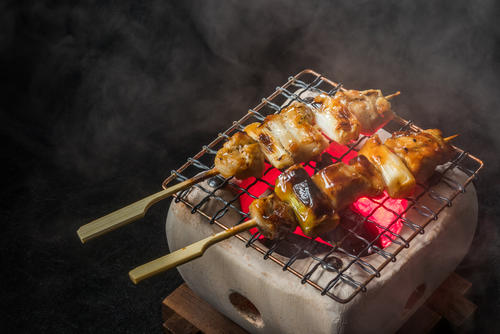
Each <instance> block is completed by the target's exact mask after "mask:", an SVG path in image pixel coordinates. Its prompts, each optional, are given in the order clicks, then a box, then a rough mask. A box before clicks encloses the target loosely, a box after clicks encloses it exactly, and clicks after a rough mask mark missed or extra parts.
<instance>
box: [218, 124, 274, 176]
mask: <svg viewBox="0 0 500 334" xmlns="http://www.w3.org/2000/svg"><path fill="white" fill-rule="evenodd" d="M214 162H215V169H217V171H218V172H219V173H220V174H221V175H222V176H224V177H231V176H234V177H236V178H238V179H246V178H249V177H251V176H254V177H260V176H261V175H262V172H263V170H264V154H262V151H261V150H260V147H259V144H258V143H257V142H256V141H254V140H253V139H252V138H250V137H249V136H248V135H247V134H245V133H242V132H236V133H235V134H234V135H232V136H231V138H229V140H228V141H227V142H225V143H224V145H223V146H222V148H221V149H220V150H219V151H218V152H217V154H216V156H215V161H214Z"/></svg>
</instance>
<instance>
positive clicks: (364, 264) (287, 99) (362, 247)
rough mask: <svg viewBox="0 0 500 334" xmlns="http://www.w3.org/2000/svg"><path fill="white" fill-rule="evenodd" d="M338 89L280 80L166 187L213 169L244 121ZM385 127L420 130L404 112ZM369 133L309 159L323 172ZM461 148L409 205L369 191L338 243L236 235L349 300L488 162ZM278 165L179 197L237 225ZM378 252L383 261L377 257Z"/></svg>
mask: <svg viewBox="0 0 500 334" xmlns="http://www.w3.org/2000/svg"><path fill="white" fill-rule="evenodd" d="M339 89H343V88H342V87H341V84H337V83H334V82H332V81H330V80H329V79H327V78H326V77H323V76H322V75H321V74H319V73H316V72H314V71H312V70H304V71H302V72H300V73H299V74H297V75H295V76H293V77H289V79H288V81H287V82H286V83H285V84H284V85H282V86H279V87H277V88H276V89H275V91H274V92H273V93H272V94H271V95H270V96H268V97H267V98H263V99H262V101H261V102H260V103H259V104H258V105H257V106H256V107H254V108H252V109H249V110H248V112H247V114H246V115H245V116H243V117H242V118H241V119H240V120H239V121H235V122H233V124H232V125H231V126H230V127H229V128H228V129H227V130H226V131H224V132H222V133H219V134H218V136H217V138H215V139H214V140H213V141H212V142H211V143H210V144H208V145H206V146H203V148H202V150H201V151H200V152H198V153H197V154H196V155H194V156H193V157H191V158H188V159H187V161H186V163H185V164H183V165H182V166H181V167H180V168H179V169H177V170H174V171H172V173H171V175H170V177H168V178H167V179H165V181H163V184H162V186H163V188H166V187H167V185H168V184H169V183H170V182H171V181H173V180H177V181H183V180H186V179H188V178H190V177H192V176H194V175H195V174H197V173H200V172H202V171H205V170H209V169H211V168H213V160H214V157H215V154H216V153H217V150H218V148H220V147H221V146H222V144H223V143H224V141H225V140H227V139H228V138H229V137H230V136H231V135H232V134H234V133H235V132H237V131H241V130H243V128H244V127H245V125H248V124H250V123H252V122H262V121H263V120H264V118H265V117H266V116H267V115H270V114H273V113H278V112H280V111H281V109H282V108H285V107H287V106H288V105H290V104H291V103H292V102H293V101H299V102H302V103H305V104H308V105H312V106H314V105H313V102H312V101H311V99H310V98H308V96H310V95H308V93H311V92H312V93H315V94H317V93H326V94H329V95H334V94H335V93H336V92H337V91H338V90H339ZM384 129H385V130H386V131H388V132H394V131H397V130H411V131H415V132H418V131H421V129H420V128H419V127H417V126H416V125H414V124H413V122H412V121H407V120H404V119H402V118H400V117H398V116H396V117H395V118H394V119H393V120H392V121H391V122H390V123H389V124H388V125H386V126H385V127H384ZM365 139H366V137H365V136H361V137H360V138H359V140H358V141H356V142H355V143H353V144H350V145H348V146H347V147H345V150H344V152H342V153H340V154H338V155H336V156H334V155H331V154H328V153H324V154H323V155H322V157H321V159H319V160H318V161H311V162H309V163H306V164H304V165H305V166H308V167H310V168H312V169H313V170H314V171H315V172H316V171H318V170H319V169H321V167H322V166H324V164H325V163H335V162H339V161H342V160H343V159H345V158H347V157H348V156H349V155H352V154H355V153H356V152H357V151H358V149H357V147H359V145H360V144H361V143H362V142H363V141H364V140H365ZM455 150H456V152H457V154H456V157H455V158H454V159H453V160H452V161H451V162H450V163H448V164H447V165H445V166H441V167H442V168H440V169H438V170H437V171H436V173H435V175H434V176H433V177H432V178H431V180H430V181H429V182H428V184H418V185H417V190H416V191H415V194H414V195H413V196H412V197H409V198H406V199H405V200H406V201H407V205H406V207H405V208H404V210H403V211H402V212H397V211H395V210H394V209H393V208H392V207H391V206H390V205H388V201H389V200H390V199H389V197H387V196H386V197H384V198H367V199H366V200H367V201H369V202H370V203H371V204H370V205H371V211H370V212H368V213H364V214H363V213H361V212H360V211H358V210H356V209H355V208H352V207H351V208H350V209H349V210H346V212H343V213H342V216H343V222H342V224H341V227H340V228H337V230H342V232H341V233H340V234H341V236H340V237H337V239H336V240H335V242H330V243H329V242H323V243H320V242H318V241H317V240H314V239H307V238H305V237H298V236H296V237H294V238H291V239H290V238H288V237H287V238H285V239H282V240H276V241H270V240H266V239H262V238H261V236H260V233H259V232H258V231H257V232H255V233H245V234H243V233H240V234H238V235H236V238H238V239H239V240H241V241H242V242H244V243H245V245H246V247H251V248H253V249H255V250H256V251H258V252H259V253H261V254H262V256H263V259H264V260H271V261H273V262H274V263H276V264H277V265H279V266H281V267H282V269H283V271H288V272H290V273H292V274H293V275H295V276H297V277H298V279H299V281H298V282H300V283H302V284H310V285H311V286H313V287H314V288H316V289H317V290H319V292H320V293H321V294H322V295H327V296H329V297H331V298H332V299H334V300H336V301H338V302H340V303H347V302H349V301H350V300H352V298H354V297H355V296H356V295H357V294H358V293H359V292H360V291H366V289H367V284H368V283H369V282H370V281H371V280H372V279H373V278H375V277H380V275H381V271H382V270H383V269H384V268H385V267H386V266H387V265H388V264H389V263H391V262H394V261H396V256H397V255H398V254H399V253H400V252H401V251H402V250H403V249H405V248H409V247H410V242H411V241H412V240H413V239H414V238H415V237H416V236H417V235H419V234H423V233H424V232H425V228H426V226H427V225H428V224H429V223H430V222H431V221H433V220H436V219H437V218H438V215H439V214H440V212H441V211H442V210H444V209H445V208H446V207H449V206H451V205H452V203H453V200H454V199H455V197H456V196H458V195H459V194H460V193H463V192H465V189H466V186H467V185H468V184H469V183H470V182H472V180H473V179H474V178H475V177H476V176H477V173H478V172H479V170H480V169H481V168H482V167H483V163H482V161H481V160H479V159H478V158H476V157H474V156H472V155H470V154H468V153H467V152H465V151H463V150H461V149H459V148H457V147H455ZM454 169H459V170H460V171H461V172H463V173H464V174H465V175H466V178H465V179H464V180H462V181H457V180H456V179H454V178H453V177H452V176H451V175H450V174H451V173H450V171H452V170H454ZM273 170H274V168H273V167H269V168H267V169H266V170H265V172H264V174H263V176H262V177H261V178H257V179H255V180H252V181H251V182H249V183H248V184H247V185H246V186H244V187H242V186H241V185H240V183H239V182H237V181H236V180H235V179H233V178H228V179H225V178H224V177H222V176H220V175H218V176H215V177H213V178H212V179H210V180H209V181H208V183H207V184H208V186H207V184H197V185H195V186H193V187H196V188H197V189H198V190H199V191H202V192H203V193H204V194H205V195H204V196H203V198H202V199H201V200H200V201H197V202H196V203H191V202H190V201H189V200H188V199H187V194H188V193H189V191H190V189H186V190H184V191H182V192H180V193H178V194H176V195H175V201H176V202H183V203H184V204H185V205H187V206H188V207H189V208H191V213H192V214H200V215H202V216H204V217H205V218H206V219H207V220H208V222H209V223H210V224H216V225H218V226H219V227H221V228H222V229H227V228H229V227H230V226H227V225H225V224H223V223H221V222H220V219H221V218H222V217H223V216H224V215H226V214H227V213H228V212H229V211H235V212H236V213H238V214H239V216H240V219H239V221H237V222H235V225H236V224H240V223H242V222H243V221H245V220H246V219H247V218H248V217H249V214H248V213H247V212H244V211H242V210H241V208H240V206H239V201H240V198H241V196H250V197H251V198H253V199H255V198H257V197H258V195H259V194H256V193H255V191H254V189H255V188H256V186H257V185H258V184H263V185H266V186H267V187H270V188H273V187H274V184H271V183H270V182H269V181H267V180H265V179H264V177H265V176H266V175H267V174H268V173H271V172H272V171H273ZM438 184H446V186H447V187H448V188H449V190H450V191H448V192H447V193H446V194H443V193H442V192H439V191H437V190H436V188H435V186H436V185H438ZM227 186H230V187H232V188H233V189H234V190H236V194H235V195H234V196H233V197H232V198H230V199H227V198H223V197H221V196H219V195H217V192H218V190H221V189H223V188H225V187H227ZM424 197H426V198H428V199H431V200H432V202H433V205H432V207H430V205H428V204H426V203H427V202H426V201H423V200H422V199H423V198H424ZM208 201H218V202H220V204H221V208H220V209H219V210H217V211H216V212H215V213H214V214H211V215H210V214H207V213H206V212H204V211H203V210H202V209H201V208H202V206H203V205H204V204H205V203H206V202H208ZM380 212H384V214H385V215H389V216H391V217H392V218H391V220H390V221H389V222H388V223H387V222H386V223H385V224H383V225H382V224H380V222H377V221H376V220H375V219H374V217H375V216H376V215H377V214H378V213H380ZM410 213H412V214H410ZM413 213H416V215H415V214H413ZM410 216H412V218H410ZM395 224H401V226H402V229H400V231H405V233H402V232H395V229H393V228H392V227H393V226H394V225H395ZM363 226H369V227H370V226H371V227H372V228H373V229H375V230H376V231H378V233H377V234H376V235H373V234H372V235H367V233H366V230H363V228H362V227H363ZM297 238H300V242H298V243H297V242H296V241H297V240H298V239H297ZM384 238H385V239H390V247H383V246H381V240H382V239H384ZM284 243H288V244H290V243H292V244H293V247H292V248H293V251H292V252H289V253H288V254H287V255H286V256H284V255H282V254H280V253H279V249H280V248H281V247H284ZM354 245H355V246H354ZM318 249H320V251H318ZM304 259H307V260H308V261H309V265H308V266H303V265H298V263H299V262H300V261H304ZM374 259H377V260H376V261H374ZM354 267H355V268H357V271H356V274H353V268H354ZM323 272H328V273H329V275H327V277H328V279H327V280H325V279H323V280H321V279H318V278H317V277H319V276H321V277H323V276H325V275H322V273H323ZM343 285H346V286H348V287H349V293H348V294H347V295H345V293H344V294H342V295H341V294H339V293H338V291H341V290H342V286H343Z"/></svg>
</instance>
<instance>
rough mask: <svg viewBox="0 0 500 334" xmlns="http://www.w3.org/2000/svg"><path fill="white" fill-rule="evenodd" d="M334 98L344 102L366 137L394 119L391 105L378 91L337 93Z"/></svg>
mask: <svg viewBox="0 0 500 334" xmlns="http://www.w3.org/2000/svg"><path fill="white" fill-rule="evenodd" d="M337 95H338V97H337ZM335 98H338V99H341V100H345V103H346V105H347V107H348V109H349V111H350V112H351V113H352V114H353V115H354V116H355V117H356V119H357V120H358V122H359V123H360V125H361V128H360V132H361V133H362V134H364V135H367V136H371V135H373V134H374V133H375V132H377V130H378V129H380V128H381V127H383V126H384V125H386V124H387V123H388V122H389V121H390V120H391V119H392V118H393V117H394V113H393V112H392V109H391V103H390V102H389V101H388V100H387V99H386V98H385V97H384V96H383V95H382V92H381V91H380V90H379V89H369V90H363V91H359V90H346V91H339V92H337V94H335Z"/></svg>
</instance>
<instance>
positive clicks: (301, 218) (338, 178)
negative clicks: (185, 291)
mask: <svg viewBox="0 0 500 334" xmlns="http://www.w3.org/2000/svg"><path fill="white" fill-rule="evenodd" d="M455 137H456V136H450V137H447V138H443V137H442V136H441V131H439V130H437V129H429V130H424V131H422V132H419V133H410V132H395V133H394V134H393V135H392V137H391V138H389V139H387V141H386V143H384V144H383V143H382V142H381V141H380V139H379V138H378V136H377V135H374V136H372V137H371V138H369V139H368V141H367V142H366V143H365V144H364V145H363V147H362V148H361V150H360V151H359V155H358V156H356V157H355V158H353V159H351V161H350V162H349V164H344V163H342V162H338V163H335V164H332V165H330V166H327V167H325V168H323V169H321V170H320V171H319V172H318V173H316V174H315V175H313V176H312V177H310V176H309V175H308V174H307V173H306V171H305V170H304V168H303V167H302V166H300V165H294V166H292V167H290V168H288V169H287V170H285V171H284V172H283V173H282V174H280V176H279V177H278V179H277V181H276V186H275V189H274V193H273V194H271V195H269V196H265V197H261V198H258V199H256V200H254V201H253V202H252V204H251V205H250V208H249V209H250V214H251V216H252V219H251V220H249V221H247V222H245V223H242V224H240V225H237V226H235V227H233V228H231V229H228V230H226V231H224V232H221V233H218V234H216V235H214V236H212V237H208V238H206V239H203V240H202V241H199V242H197V243H194V244H192V245H190V246H188V247H185V248H182V249H180V250H177V251H175V252H173V253H171V254H167V255H165V256H163V257H161V258H158V259H156V260H153V261H151V262H149V263H146V264H144V265H142V266H140V267H138V268H136V269H134V270H132V271H131V272H130V278H131V279H132V281H133V282H134V283H138V282H139V281H141V280H143V279H145V278H148V277H151V276H153V275H155V274H157V273H160V272H162V271H165V270H168V269H170V268H173V267H175V266H177V265H181V264H183V263H186V262H188V261H191V260H193V259H195V258H197V257H200V256H201V255H202V254H203V253H204V251H205V250H206V248H208V247H209V246H211V245H213V244H214V243H216V242H219V241H222V240H224V239H227V238H229V237H230V236H232V235H234V234H237V233H239V232H242V231H243V230H244V229H247V228H251V227H254V226H257V227H258V228H259V230H260V232H261V233H262V234H263V235H264V236H265V237H267V238H269V239H274V238H279V237H283V236H284V235H285V234H286V233H289V232H290V231H293V230H294V229H295V227H296V226H297V225H299V226H300V227H301V229H302V231H303V232H304V234H305V235H307V236H309V237H316V236H318V235H320V234H322V233H325V232H328V231H330V230H332V229H334V228H336V226H337V225H338V224H339V220H340V218H339V216H338V213H337V212H338V211H340V210H342V209H343V208H345V207H347V206H348V205H350V204H351V203H352V202H354V201H355V199H356V198H359V197H362V196H378V195H380V194H382V192H383V190H387V192H388V193H389V195H390V196H391V197H393V198H402V197H406V196H408V195H410V194H411V193H412V192H413V190H414V188H415V186H416V181H417V180H418V181H425V180H426V179H428V178H429V177H430V176H431V174H432V172H434V170H435V168H436V166H438V165H441V164H443V163H445V162H446V161H449V159H450V158H451V156H452V152H453V149H452V148H451V147H450V145H448V142H449V141H450V140H451V139H453V138H455Z"/></svg>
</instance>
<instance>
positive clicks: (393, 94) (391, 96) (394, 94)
mask: <svg viewBox="0 0 500 334" xmlns="http://www.w3.org/2000/svg"><path fill="white" fill-rule="evenodd" d="M399 94H401V92H400V91H397V92H396V93H392V94H390V95H387V96H384V97H385V99H386V100H391V99H393V98H395V97H396V96H398V95H399Z"/></svg>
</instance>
